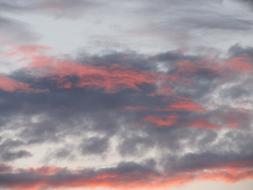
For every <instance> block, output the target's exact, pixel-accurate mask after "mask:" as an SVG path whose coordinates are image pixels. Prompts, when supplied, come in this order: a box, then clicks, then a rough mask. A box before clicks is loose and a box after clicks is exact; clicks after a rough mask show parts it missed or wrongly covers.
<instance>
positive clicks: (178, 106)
mask: <svg viewBox="0 0 253 190" xmlns="http://www.w3.org/2000/svg"><path fill="white" fill-rule="evenodd" d="M164 110H167V111H187V112H205V109H204V108H203V106H201V105H200V104H197V103H195V102H192V101H190V100H185V101H178V102H175V103H172V104H170V105H168V107H167V108H165V109H164Z"/></svg>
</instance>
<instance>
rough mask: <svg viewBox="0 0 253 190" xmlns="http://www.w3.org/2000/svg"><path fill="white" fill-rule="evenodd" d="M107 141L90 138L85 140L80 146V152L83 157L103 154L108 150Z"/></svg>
mask: <svg viewBox="0 0 253 190" xmlns="http://www.w3.org/2000/svg"><path fill="white" fill-rule="evenodd" d="M108 146H109V144H108V140H107V139H106V138H97V137H91V138H88V139H85V140H84V141H83V142H82V144H81V145H80V149H81V152H82V153H83V154H84V155H90V154H100V155H101V154H103V153H104V152H106V151H107V150H108Z"/></svg>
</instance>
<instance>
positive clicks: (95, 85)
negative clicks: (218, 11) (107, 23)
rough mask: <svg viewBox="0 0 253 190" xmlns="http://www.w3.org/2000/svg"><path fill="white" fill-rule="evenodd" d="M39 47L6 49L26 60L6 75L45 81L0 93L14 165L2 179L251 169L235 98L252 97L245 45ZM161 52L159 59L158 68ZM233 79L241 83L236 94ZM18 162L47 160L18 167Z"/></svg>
mask: <svg viewBox="0 0 253 190" xmlns="http://www.w3.org/2000/svg"><path fill="white" fill-rule="evenodd" d="M47 51H49V52H50V48H45V47H43V46H26V47H22V48H17V49H15V51H13V52H12V54H11V56H17V55H18V56H19V55H21V56H23V58H24V59H25V60H27V61H28V64H27V65H26V66H24V67H23V68H22V69H20V70H18V71H16V72H14V73H11V74H10V75H8V76H6V77H8V79H9V78H11V81H12V80H13V81H15V82H14V84H16V83H18V82H19V81H22V83H25V84H27V85H28V86H29V87H30V88H32V89H46V91H43V92H38V93H33V92H31V91H22V90H19V89H16V88H15V90H14V91H6V92H5V93H2V94H1V101H0V103H1V109H0V113H1V114H0V115H1V116H0V123H1V126H2V127H1V129H0V137H1V138H0V139H1V141H0V150H1V152H2V153H3V154H2V155H3V156H2V157H1V160H2V161H3V163H10V164H11V165H12V166H14V165H15V168H14V169H13V170H14V172H9V171H8V170H7V169H3V171H4V172H2V173H1V175H0V184H1V185H2V186H3V187H4V188H7V187H9V188H14V189H15V188H23V189H24V188H29V187H31V188H47V187H51V188H60V187H69V188H74V187H88V188H92V187H113V188H123V187H128V188H130V187H131V188H132V187H135V188H140V187H143V188H148V186H150V185H152V184H153V185H157V186H158V187H167V186H171V185H172V186H174V185H179V184H181V183H182V182H191V181H192V180H195V179H196V180H206V179H209V180H210V179H211V180H213V179H219V180H223V181H227V182H235V181H238V180H242V179H248V178H250V179H251V178H252V167H251V158H252V151H250V150H251V149H250V145H251V144H252V139H253V138H252V126H251V123H252V108H251V107H250V106H249V107H248V108H247V109H245V108H244V109H242V108H241V107H238V106H239V105H237V104H236V102H240V101H241V102H242V101H246V100H245V97H246V99H247V100H248V101H249V100H251V99H252V97H251V92H250V90H248V93H246V90H247V89H251V88H250V85H251V84H252V83H251V81H252V76H251V71H250V69H249V68H250V67H251V66H250V65H251V58H250V53H249V52H250V49H245V50H244V49H243V48H242V47H239V46H238V47H233V48H231V50H230V51H229V54H230V55H229V57H228V58H216V59H208V58H203V57H201V56H191V55H187V54H183V53H180V52H177V53H176V52H175V51H172V52H166V53H159V54H156V55H150V56H148V55H142V54H137V53H129V52H126V53H125V54H124V53H111V54H107V55H95V56H88V55H85V56H80V57H79V58H76V59H70V58H69V59H67V58H66V59H60V58H58V57H54V56H50V55H48V52H47ZM132 55H133V56H132ZM161 62H163V64H164V66H165V67H167V68H168V69H166V70H162V71H161V70H160V68H159V66H158V65H159V64H160V63H161ZM245 66H246V67H245ZM244 78H245V79H244ZM235 79H236V82H235ZM2 81H4V80H2ZM13 81H12V82H13ZM81 83H84V84H85V85H80V84H81ZM4 84H5V83H4ZM11 84H12V83H11ZM64 84H70V85H68V86H67V87H66V86H65V85H64ZM232 84H233V85H232ZM108 86H109V87H108ZM164 88H168V89H170V91H166V90H165V91H164V90H163V89H164ZM238 88H242V89H244V88H245V89H244V90H242V92H241V94H240V93H239V94H237V93H236V92H238V90H237V89H238ZM161 89H162V90H161ZM16 90H18V91H19V92H18V93H17V91H16ZM158 92H159V93H158ZM161 92H162V93H161ZM249 102H250V101H249ZM17 126H18V127H17ZM9 131H10V132H11V133H9ZM13 139H15V140H17V141H14V140H13ZM47 147H50V149H48V148H47ZM38 149H39V150H42V151H41V152H40V154H36V150H38ZM101 154H102V156H101ZM111 155H115V158H113V159H112V156H111ZM93 159H94V160H99V162H95V161H93ZM41 160H43V161H44V162H43V163H41ZM69 160H71V161H72V162H71V163H73V164H75V163H77V165H75V166H73V165H70V164H69V162H68V161H69ZM89 160H92V162H91V161H89ZM126 160H127V161H129V162H128V163H126ZM56 161H57V163H56ZM20 163H22V164H24V163H25V164H26V166H30V165H31V164H30V163H33V165H34V166H37V165H42V166H43V165H44V166H45V167H46V166H47V165H53V167H52V168H51V169H49V168H48V169H44V170H43V169H42V170H40V169H38V170H37V169H33V170H31V169H29V167H24V169H18V166H19V165H20ZM80 163H82V164H80ZM100 163H101V164H100ZM80 165H81V166H82V167H81V166H80ZM85 166H87V167H88V166H89V167H90V169H88V170H87V169H84V170H82V169H80V167H81V168H86V167H85ZM69 167H70V168H69ZM72 167H75V168H79V169H75V168H72ZM67 168H69V169H67ZM235 169H237V171H235ZM43 172H44V173H43ZM147 179H149V180H150V181H151V182H152V183H147V182H146V180H147Z"/></svg>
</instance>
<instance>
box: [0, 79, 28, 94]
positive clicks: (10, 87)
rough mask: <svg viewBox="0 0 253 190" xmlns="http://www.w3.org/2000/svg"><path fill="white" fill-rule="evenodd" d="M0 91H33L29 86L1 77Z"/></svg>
mask: <svg viewBox="0 0 253 190" xmlns="http://www.w3.org/2000/svg"><path fill="white" fill-rule="evenodd" d="M0 90H2V91H6V92H15V91H24V92H25V91H31V90H32V89H31V87H30V85H29V84H27V83H24V82H19V81H16V80H14V79H11V78H9V77H6V76H1V75H0Z"/></svg>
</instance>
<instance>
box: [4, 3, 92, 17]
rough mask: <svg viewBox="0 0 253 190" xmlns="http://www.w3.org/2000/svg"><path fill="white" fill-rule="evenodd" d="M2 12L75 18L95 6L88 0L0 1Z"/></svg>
mask: <svg viewBox="0 0 253 190" xmlns="http://www.w3.org/2000/svg"><path fill="white" fill-rule="evenodd" d="M0 5H1V8H0V10H1V11H2V12H12V13H42V14H49V15H53V16H55V17H57V18H62V17H64V18H77V17H79V16H80V15H82V14H85V13H86V12H87V11H88V10H89V8H91V7H94V6H97V4H96V3H94V1H88V0H73V1H68V0H53V1H50V0H36V1H32V2H28V1H6V0H1V1H0Z"/></svg>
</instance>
